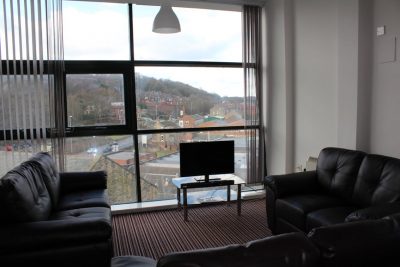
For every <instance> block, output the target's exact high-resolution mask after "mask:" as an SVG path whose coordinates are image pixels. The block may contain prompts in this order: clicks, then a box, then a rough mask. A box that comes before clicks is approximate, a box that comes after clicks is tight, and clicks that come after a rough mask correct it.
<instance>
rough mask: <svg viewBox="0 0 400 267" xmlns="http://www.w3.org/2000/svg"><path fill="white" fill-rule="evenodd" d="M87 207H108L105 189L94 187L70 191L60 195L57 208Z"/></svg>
mask: <svg viewBox="0 0 400 267" xmlns="http://www.w3.org/2000/svg"><path fill="white" fill-rule="evenodd" d="M89 207H106V208H109V207H110V204H108V195H107V190H105V189H96V190H88V191H79V192H71V193H67V194H64V195H62V196H61V198H60V200H59V203H58V206H57V210H70V209H79V208H89Z"/></svg>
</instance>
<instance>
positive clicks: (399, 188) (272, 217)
mask: <svg viewBox="0 0 400 267" xmlns="http://www.w3.org/2000/svg"><path fill="white" fill-rule="evenodd" d="M265 186H266V195H267V197H266V200H267V215H268V216H267V217H268V224H269V227H270V229H271V230H272V232H273V233H275V234H276V233H284V232H290V231H302V232H306V233H307V232H309V231H310V230H312V229H313V228H316V227H320V226H327V225H334V224H338V223H343V222H350V221H358V220H365V219H377V218H382V217H384V216H387V215H391V214H393V213H397V212H400V160H399V159H396V158H391V157H386V156H382V155H372V154H366V153H364V152H361V151H355V150H348V149H342V148H325V149H323V150H322V151H321V152H320V155H319V157H318V161H317V169H316V171H310V172H300V173H292V174H286V175H272V176H268V177H266V178H265Z"/></svg>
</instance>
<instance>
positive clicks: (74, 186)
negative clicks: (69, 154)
mask: <svg viewBox="0 0 400 267" xmlns="http://www.w3.org/2000/svg"><path fill="white" fill-rule="evenodd" d="M60 181H61V191H62V192H63V193H66V192H73V191H83V190H91V189H106V188H107V173H106V172H105V171H95V172H62V173H60Z"/></svg>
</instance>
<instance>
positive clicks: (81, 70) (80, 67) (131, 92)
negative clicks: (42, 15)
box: [0, 4, 261, 203]
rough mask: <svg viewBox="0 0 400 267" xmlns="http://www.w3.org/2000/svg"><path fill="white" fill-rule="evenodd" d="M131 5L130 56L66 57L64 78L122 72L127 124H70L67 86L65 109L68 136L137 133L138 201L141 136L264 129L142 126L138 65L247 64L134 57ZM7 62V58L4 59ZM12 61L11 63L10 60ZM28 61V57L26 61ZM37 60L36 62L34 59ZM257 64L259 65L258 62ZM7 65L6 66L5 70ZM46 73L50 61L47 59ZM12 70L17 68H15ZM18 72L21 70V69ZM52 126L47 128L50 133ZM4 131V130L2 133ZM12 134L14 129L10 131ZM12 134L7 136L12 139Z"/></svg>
mask: <svg viewBox="0 0 400 267" xmlns="http://www.w3.org/2000/svg"><path fill="white" fill-rule="evenodd" d="M127 6H128V11H129V12H128V16H129V19H128V23H129V42H130V43H129V47H130V59H129V60H115V61H113V60H65V61H64V67H65V68H64V73H63V82H64V85H66V76H67V75H71V74H72V75H73V74H122V75H123V81H124V103H125V124H124V125H105V126H79V127H69V126H68V114H67V97H66V96H67V92H66V91H67V90H66V86H64V87H63V92H62V94H63V96H64V101H65V102H64V104H65V105H64V111H65V118H64V119H65V129H66V132H65V137H66V138H72V137H84V136H93V135H96V136H104V135H107V136H109V135H131V136H132V137H133V145H134V155H135V170H136V183H137V184H136V189H137V192H136V199H137V203H140V202H142V195H141V191H142V189H141V173H140V161H139V160H140V159H139V147H138V138H139V136H140V135H143V134H163V133H181V132H205V131H226V130H251V129H256V130H258V133H259V134H260V133H261V127H260V122H259V123H258V124H257V125H243V126H223V127H204V128H196V127H194V128H174V129H138V125H137V110H136V109H137V105H136V103H137V102H136V85H135V67H193V68H196V67H224V68H243V62H214V61H165V60H135V58H134V47H133V46H134V42H133V38H134V33H133V10H132V8H133V4H127ZM2 63H3V66H5V62H2ZM9 64H10V65H12V64H11V63H9ZM26 64H28V62H27V61H25V65H26ZM32 64H33V63H32ZM254 67H255V65H254ZM5 69H6V68H4V67H3V72H4V71H5ZM44 69H45V73H48V71H47V69H48V68H47V63H46V62H45V68H44ZM12 71H14V70H13V69H12ZM16 72H17V73H18V72H19V70H18V69H17V70H16ZM51 130H52V129H47V134H48V136H49V133H50V131H51ZM10 132H12V135H13V136H17V130H12V131H10ZM2 134H3V131H0V135H2ZM10 134H11V133H10ZM10 137H11V136H7V138H8V139H10Z"/></svg>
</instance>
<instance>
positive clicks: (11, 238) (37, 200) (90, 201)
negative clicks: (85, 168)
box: [0, 153, 112, 267]
mask: <svg viewBox="0 0 400 267" xmlns="http://www.w3.org/2000/svg"><path fill="white" fill-rule="evenodd" d="M106 178H107V175H106V173H105V172H102V171H100V172H76V173H58V171H57V170H56V167H55V164H54V162H53V160H52V158H51V156H50V155H49V154H47V153H38V154H37V155H35V156H34V157H32V158H31V159H30V160H28V161H26V162H24V163H22V164H21V165H19V166H17V167H16V168H14V169H13V170H11V171H10V172H8V173H7V174H6V175H5V176H4V177H2V178H1V179H0V207H1V212H0V236H1V238H0V266H26V264H27V263H29V264H30V265H32V266H107V267H108V266H109V265H110V259H111V257H112V243H111V234H112V228H111V209H110V206H109V203H108V198H107V189H106V185H107V184H106Z"/></svg>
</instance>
